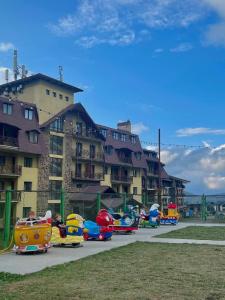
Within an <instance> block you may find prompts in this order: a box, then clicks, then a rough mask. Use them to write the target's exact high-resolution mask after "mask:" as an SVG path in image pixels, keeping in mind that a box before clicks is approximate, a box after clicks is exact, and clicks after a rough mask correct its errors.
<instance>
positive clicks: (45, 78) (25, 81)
mask: <svg viewBox="0 0 225 300" xmlns="http://www.w3.org/2000/svg"><path fill="white" fill-rule="evenodd" d="M39 80H43V81H46V82H49V83H52V84H54V85H57V86H59V87H62V88H65V89H67V90H70V91H71V92H73V93H78V92H83V90H82V89H80V88H77V87H75V86H73V85H70V84H67V83H65V82H63V81H60V80H58V79H55V78H52V77H49V76H47V75H44V74H41V73H37V74H34V75H31V76H28V77H25V78H21V79H18V80H14V81H11V82H7V83H4V84H1V85H0V92H1V91H2V90H3V89H4V88H6V87H12V86H15V85H16V86H18V85H20V84H22V85H23V84H29V83H32V82H35V81H39Z"/></svg>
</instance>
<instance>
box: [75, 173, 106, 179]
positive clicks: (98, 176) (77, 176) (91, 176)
mask: <svg viewBox="0 0 225 300" xmlns="http://www.w3.org/2000/svg"><path fill="white" fill-rule="evenodd" d="M72 179H77V180H90V181H100V180H103V179H104V175H103V173H94V174H93V173H88V172H72Z"/></svg>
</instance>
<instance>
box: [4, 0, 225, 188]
mask: <svg viewBox="0 0 225 300" xmlns="http://www.w3.org/2000/svg"><path fill="white" fill-rule="evenodd" d="M0 5H1V6H0V7H1V10H0V82H4V76H3V74H4V70H5V68H9V69H11V67H12V53H13V49H18V53H19V63H20V64H25V65H26V67H27V69H28V70H29V71H30V73H37V72H40V73H44V74H47V75H49V76H53V77H56V78H57V77H58V66H59V65H61V66H63V69H64V80H65V82H68V83H71V84H73V85H75V86H77V87H80V88H83V89H84V92H83V93H80V94H78V95H77V97H76V101H79V102H81V103H82V104H83V105H84V106H85V107H86V109H87V111H88V112H89V114H90V115H91V116H92V118H93V119H94V120H95V122H96V123H99V124H104V125H107V126H111V127H115V126H116V124H117V123H118V122H119V121H125V120H127V119H130V120H131V122H132V124H133V132H134V133H138V134H140V137H141V141H142V143H143V146H144V147H149V148H151V149H155V148H154V146H153V145H152V144H151V143H156V142H157V130H158V128H160V129H161V136H162V144H166V145H163V146H162V160H163V161H164V162H165V163H166V165H167V168H166V169H167V171H168V173H169V174H172V175H174V176H177V177H179V176H180V177H182V178H185V179H188V180H190V181H191V183H190V184H189V185H188V187H187V189H188V191H190V192H193V193H208V194H215V193H222V192H225V101H224V99H225V1H224V0H182V1H180V0H66V1H52V0H39V1H34V0H30V1H25V0H20V1H13V0H8V1H3V0H0ZM168 145H186V146H185V147H178V146H168ZM191 146H202V148H195V147H191Z"/></svg>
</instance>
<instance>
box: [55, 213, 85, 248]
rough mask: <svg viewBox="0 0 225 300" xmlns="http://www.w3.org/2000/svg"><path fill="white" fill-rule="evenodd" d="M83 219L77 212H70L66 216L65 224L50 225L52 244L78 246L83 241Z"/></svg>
mask: <svg viewBox="0 0 225 300" xmlns="http://www.w3.org/2000/svg"><path fill="white" fill-rule="evenodd" d="M83 222H84V219H83V218H82V217H81V216H80V215H77V214H70V215H68V216H67V218H66V226H65V227H64V226H63V227H56V226H53V227H52V237H51V244H52V245H53V246H66V245H72V246H78V245H80V243H82V242H83V241H84V238H83V231H84V229H83V228H84V225H83Z"/></svg>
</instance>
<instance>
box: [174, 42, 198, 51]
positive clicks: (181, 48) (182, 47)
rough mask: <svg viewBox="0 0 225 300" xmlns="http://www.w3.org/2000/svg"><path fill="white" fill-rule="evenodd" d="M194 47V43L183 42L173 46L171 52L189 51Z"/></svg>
mask: <svg viewBox="0 0 225 300" xmlns="http://www.w3.org/2000/svg"><path fill="white" fill-rule="evenodd" d="M192 49H193V46H192V44H190V43H181V44H179V45H178V46H176V47H175V48H171V49H170V52H174V53H179V52H187V51H190V50H192Z"/></svg>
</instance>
